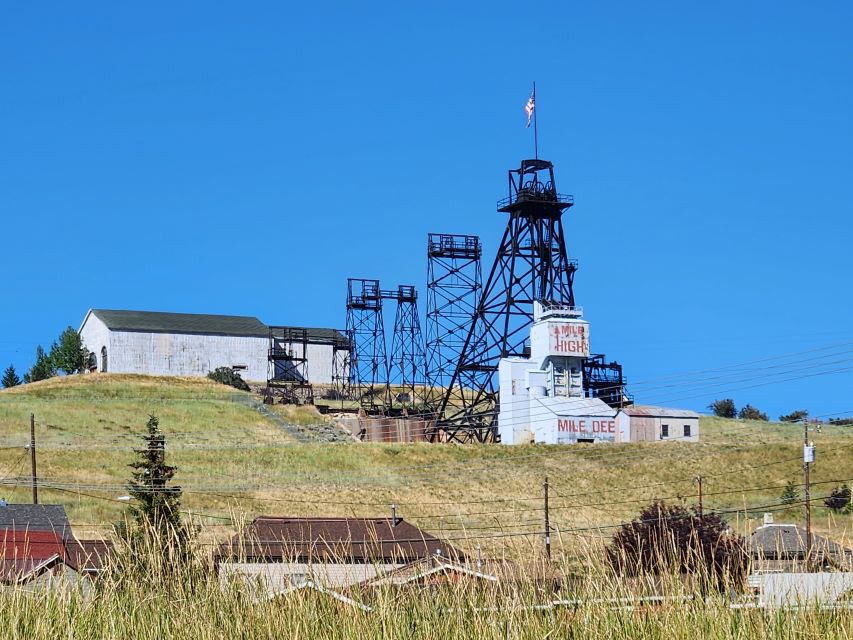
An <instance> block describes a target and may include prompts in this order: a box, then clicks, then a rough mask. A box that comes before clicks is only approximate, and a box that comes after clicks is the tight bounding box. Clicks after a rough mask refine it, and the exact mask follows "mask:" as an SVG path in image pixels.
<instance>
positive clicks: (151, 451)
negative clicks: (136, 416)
mask: <svg viewBox="0 0 853 640" xmlns="http://www.w3.org/2000/svg"><path fill="white" fill-rule="evenodd" d="M145 428H146V431H145V434H144V435H143V436H142V440H143V442H144V443H145V446H144V447H142V448H140V449H134V452H135V453H136V460H134V461H133V462H132V463H130V467H131V468H132V469H134V471H133V479H132V480H131V481H130V482H129V483H128V484H127V490H128V492H129V493H130V496H131V498H133V500H134V502H132V503H131V505H130V509H129V511H130V515H131V517H132V518H133V520H134V522H135V524H136V532H135V535H136V536H139V535H141V536H142V537H144V538H147V539H148V541H149V542H151V541H152V539H154V542H155V543H157V544H161V543H166V542H168V543H170V544H172V546H173V547H175V548H177V549H178V550H180V549H183V547H184V545H185V543H186V542H187V537H188V536H187V529H186V528H185V527H184V525H183V523H182V522H181V513H180V508H181V488H180V487H179V486H176V485H173V484H172V479H173V478H174V477H175V471H176V469H175V467H173V466H170V465H168V464H166V436H165V435H164V434H163V432H162V431H160V422H159V420H158V419H157V417H156V416H153V415H152V416H149V418H148V424H147V425H146V427H145ZM131 537H133V536H131Z"/></svg>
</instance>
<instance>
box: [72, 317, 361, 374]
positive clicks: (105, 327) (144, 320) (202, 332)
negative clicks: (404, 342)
mask: <svg viewBox="0 0 853 640" xmlns="http://www.w3.org/2000/svg"><path fill="white" fill-rule="evenodd" d="M79 332H80V337H81V339H82V341H83V345H84V346H85V347H86V348H87V349H88V350H89V352H90V353H91V356H90V369H92V370H95V371H102V372H111V373H142V374H148V375H164V376H206V375H207V374H208V373H210V372H211V371H213V370H214V369H216V368H218V367H229V368H233V369H235V370H236V371H239V372H240V373H241V375H242V376H243V378H244V379H246V380H251V381H255V382H261V381H266V380H267V375H268V366H269V362H268V354H269V350H270V328H269V327H268V326H267V325H265V324H264V323H263V322H261V321H260V320H258V319H257V318H255V317H252V316H226V315H208V314H195V313H163V312H156V311H119V310H111V309H90V310H89V311H88V313H87V314H86V317H85V318H84V320H83V323H82V324H81V325H80V329H79ZM308 338H309V344H308V348H307V354H306V358H307V360H308V368H307V369H308V376H309V379H310V381H311V382H312V383H320V384H329V383H331V382H332V374H333V358H334V347H333V346H332V344H333V343H334V342H337V343H338V344H344V343H345V342H346V339H345V337H344V336H343V335H342V334H341V333H339V332H338V331H336V330H334V329H319V328H318V329H308ZM297 348H298V349H301V348H302V345H298V347H297Z"/></svg>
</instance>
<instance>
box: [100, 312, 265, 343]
mask: <svg viewBox="0 0 853 640" xmlns="http://www.w3.org/2000/svg"><path fill="white" fill-rule="evenodd" d="M92 313H93V314H94V315H96V316H97V317H98V318H100V319H101V320H102V321H103V323H104V324H105V325H107V327H109V328H110V329H112V330H113V331H143V332H150V333H203V334H212V335H222V336H243V337H251V338H254V337H260V338H266V337H267V336H268V331H267V327H266V325H265V324H264V323H263V322H261V321H260V320H258V319H257V318H255V317H252V316H222V315H212V314H205V313H165V312H162V311H121V310H116V309H92Z"/></svg>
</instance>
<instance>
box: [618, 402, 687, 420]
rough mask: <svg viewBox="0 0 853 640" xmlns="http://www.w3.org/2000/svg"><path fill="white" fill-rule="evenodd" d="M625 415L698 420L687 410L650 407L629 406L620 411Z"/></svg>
mask: <svg viewBox="0 0 853 640" xmlns="http://www.w3.org/2000/svg"><path fill="white" fill-rule="evenodd" d="M621 411H622V413H624V414H625V415H629V416H633V417H636V418H698V417H699V414H698V413H696V412H695V411H690V410H689V409H672V408H670V407H653V406H651V405H636V404H635V405H631V406H629V407H624V408H623V409H621Z"/></svg>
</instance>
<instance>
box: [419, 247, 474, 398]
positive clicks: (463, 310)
mask: <svg viewBox="0 0 853 640" xmlns="http://www.w3.org/2000/svg"><path fill="white" fill-rule="evenodd" d="M481 257H482V249H481V247H480V238H479V237H477V236H470V235H456V234H449V233H430V234H429V236H428V237H427V315H426V334H427V343H426V357H427V368H426V378H427V384H428V385H429V392H428V394H427V403H428V404H429V405H430V406H433V407H435V406H437V405H438V404H439V403H440V402H441V399H442V397H443V396H444V391H445V389H446V388H447V387H448V386H450V381H451V379H452V377H453V372H454V371H455V369H456V363H457V362H459V356H460V354H461V353H462V347H463V346H465V339H466V338H467V337H468V329H469V327H470V326H471V319H472V318H473V317H474V312H475V311H476V309H477V302H478V301H479V299H480V289H481V288H482V286H483V281H482V268H481V266H480V258H481Z"/></svg>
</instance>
